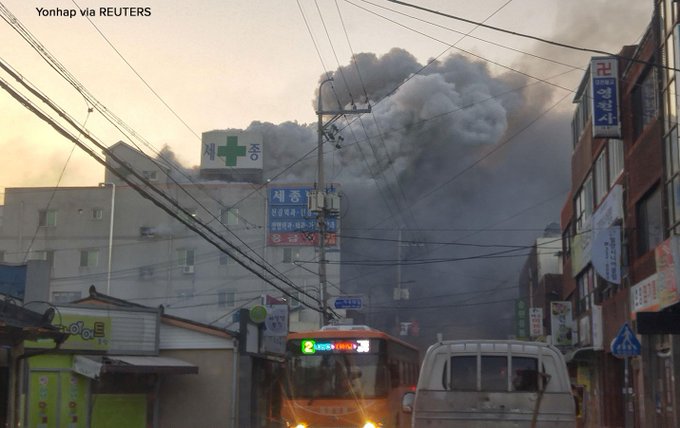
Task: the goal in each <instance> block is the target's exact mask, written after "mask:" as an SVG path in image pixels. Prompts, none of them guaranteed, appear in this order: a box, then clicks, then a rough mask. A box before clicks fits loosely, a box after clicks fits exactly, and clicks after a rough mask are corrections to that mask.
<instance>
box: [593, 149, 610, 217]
mask: <svg viewBox="0 0 680 428" xmlns="http://www.w3.org/2000/svg"><path fill="white" fill-rule="evenodd" d="M606 155H607V151H606V150H602V152H601V153H600V155H599V156H598V157H597V160H596V161H595V202H597V203H598V204H599V203H600V202H601V201H602V199H604V197H605V195H607V191H608V190H609V181H608V178H609V175H608V174H607V156H606Z"/></svg>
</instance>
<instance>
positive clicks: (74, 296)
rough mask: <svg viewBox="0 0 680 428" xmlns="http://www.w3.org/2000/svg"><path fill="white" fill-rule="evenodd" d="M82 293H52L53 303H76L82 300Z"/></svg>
mask: <svg viewBox="0 0 680 428" xmlns="http://www.w3.org/2000/svg"><path fill="white" fill-rule="evenodd" d="M80 296H81V293H80V291H54V292H52V303H55V304H65V303H71V302H75V301H76V300H78V299H80Z"/></svg>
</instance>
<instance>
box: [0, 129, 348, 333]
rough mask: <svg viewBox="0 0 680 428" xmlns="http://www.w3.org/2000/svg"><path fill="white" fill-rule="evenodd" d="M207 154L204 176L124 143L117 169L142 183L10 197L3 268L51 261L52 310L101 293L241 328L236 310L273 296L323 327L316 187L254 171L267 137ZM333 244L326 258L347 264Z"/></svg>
mask: <svg viewBox="0 0 680 428" xmlns="http://www.w3.org/2000/svg"><path fill="white" fill-rule="evenodd" d="M232 137H233V138H232ZM220 138H222V139H223V140H224V142H225V143H227V144H222V146H221V143H220V141H221V140H220ZM243 141H245V143H244V142H243ZM252 141H255V142H254V143H253V142H252ZM253 144H255V149H253ZM258 144H259V148H258V147H257V145H258ZM249 145H250V147H249ZM232 146H233V147H232ZM202 149H203V150H202V164H201V169H200V171H188V170H182V169H181V168H178V166H177V165H172V164H171V163H170V162H168V161H165V160H164V159H162V158H159V159H151V158H149V157H148V156H146V155H144V154H143V153H141V152H140V151H138V150H136V149H134V148H133V147H130V146H128V145H127V144H125V143H122V142H119V143H117V144H115V145H114V146H112V147H111V148H110V153H109V155H107V163H108V164H109V165H111V166H112V167H113V169H114V170H115V171H116V172H118V173H120V174H121V175H122V176H124V177H126V178H127V179H129V180H131V181H132V185H130V184H129V183H128V182H126V180H124V179H122V178H121V177H120V176H118V175H116V174H114V173H113V172H112V171H110V170H107V171H106V174H105V180H104V182H102V183H99V185H97V186H92V187H69V188H61V187H60V188H8V189H6V191H5V204H4V206H3V207H2V211H0V212H1V213H2V221H1V223H0V224H1V226H0V255H2V260H0V261H3V262H5V263H21V262H24V261H25V260H33V259H41V260H47V261H48V263H49V266H50V284H49V296H46V298H49V300H50V301H52V302H54V303H66V302H71V301H73V300H76V299H79V298H81V297H84V296H86V295H87V291H88V288H89V287H90V286H91V285H94V286H95V287H96V289H97V290H98V291H100V292H102V293H106V294H108V295H111V296H114V297H117V298H121V299H126V300H130V301H133V302H137V303H141V304H144V305H147V306H155V305H163V306H164V308H165V311H166V312H167V313H170V314H174V315H177V316H181V317H184V318H188V319H194V320H196V321H200V322H204V323H209V324H214V325H218V326H226V327H232V328H237V324H234V323H235V322H236V318H235V314H237V313H238V312H239V311H238V309H239V308H242V307H245V308H249V307H252V306H254V305H256V304H261V303H263V301H262V298H263V296H265V295H269V296H273V297H279V298H281V297H284V298H286V301H287V302H288V304H289V306H290V307H291V322H292V324H293V327H292V328H297V329H300V328H306V327H317V326H318V324H319V313H318V311H317V310H316V309H318V308H319V302H318V299H319V297H318V296H319V275H318V271H317V263H316V262H317V252H318V249H317V242H318V240H317V239H316V238H315V234H314V230H315V225H316V223H315V217H314V216H313V215H312V214H310V213H308V212H307V209H306V204H307V201H306V196H305V192H306V190H307V189H309V188H311V187H312V185H311V184H309V183H284V184H281V183H277V184H262V183H261V176H262V171H261V169H262V163H261V161H260V163H259V164H258V163H257V162H253V159H255V160H257V157H258V156H259V157H260V159H261V156H262V150H261V149H262V148H261V139H260V142H259V143H258V140H257V135H245V134H242V135H236V136H233V135H232V134H227V133H226V132H224V131H211V132H209V133H205V134H204V141H203V147H202ZM231 149H235V151H231ZM239 150H240V151H239ZM253 150H255V152H253ZM257 150H259V152H258V151H257ZM211 156H212V160H211V159H210V157H211ZM239 156H240V157H243V158H246V157H247V160H248V161H249V164H248V165H247V166H246V167H244V168H240V166H239V165H237V161H238V162H240V160H238V158H239ZM220 162H221V164H220ZM220 166H222V168H221V167H220ZM197 172H199V174H197ZM234 180H238V182H236V181H234ZM136 187H138V188H136ZM140 191H141V192H146V193H148V194H149V195H151V196H153V198H154V199H156V200H158V201H160V203H161V205H163V206H164V207H166V208H165V209H162V208H161V207H159V206H158V203H154V202H152V201H151V200H149V199H147V198H146V197H144V196H143V195H142V194H141V193H140ZM282 194H283V195H284V196H286V195H287V197H288V199H286V200H282V199H281V195H282ZM293 194H297V196H298V197H297V198H295V199H293V198H291V195H293ZM332 221H333V228H331V229H329V230H330V231H332V232H335V231H336V229H337V220H334V219H332ZM194 227H196V228H198V230H199V231H200V232H202V234H203V236H201V235H199V234H198V233H196V231H195V230H193V229H194ZM213 232H214V233H213ZM333 236H335V235H333ZM214 244H217V246H219V247H220V248H221V249H220V248H218V247H217V246H216V245H214ZM333 244H334V245H328V248H327V249H328V251H327V254H326V259H327V260H329V261H338V260H339V258H340V252H339V246H338V245H339V244H338V243H337V242H334V243H333ZM239 260H240V261H241V263H239ZM243 264H245V266H243ZM338 266H339V265H338V264H329V266H328V267H327V279H328V282H330V283H333V284H339V268H338ZM272 282H273V283H274V284H275V285H276V287H275V286H274V285H272V284H271V283H272ZM333 294H337V293H333ZM306 305H308V306H306ZM310 307H311V308H314V309H310Z"/></svg>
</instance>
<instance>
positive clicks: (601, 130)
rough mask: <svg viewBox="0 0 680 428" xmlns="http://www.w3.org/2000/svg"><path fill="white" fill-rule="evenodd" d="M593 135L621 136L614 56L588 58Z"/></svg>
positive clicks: (617, 77) (617, 78)
mask: <svg viewBox="0 0 680 428" xmlns="http://www.w3.org/2000/svg"><path fill="white" fill-rule="evenodd" d="M590 95H591V103H592V104H591V107H592V113H593V137H594V138H601V137H605V138H607V137H609V138H621V117H620V115H619V111H620V110H619V72H618V60H617V59H616V57H593V58H591V59H590Z"/></svg>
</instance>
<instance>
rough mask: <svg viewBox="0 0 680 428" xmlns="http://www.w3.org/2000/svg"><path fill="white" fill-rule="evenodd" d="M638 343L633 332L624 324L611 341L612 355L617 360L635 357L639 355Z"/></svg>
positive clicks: (639, 346)
mask: <svg viewBox="0 0 680 428" xmlns="http://www.w3.org/2000/svg"><path fill="white" fill-rule="evenodd" d="M640 348H641V345H640V341H639V340H638V339H637V337H635V333H633V330H631V329H630V327H628V323H625V324H624V325H623V327H621V330H619V333H618V334H617V335H616V337H615V338H614V339H613V340H612V343H611V351H612V355H614V356H615V357H618V358H627V357H636V356H638V355H640Z"/></svg>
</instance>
